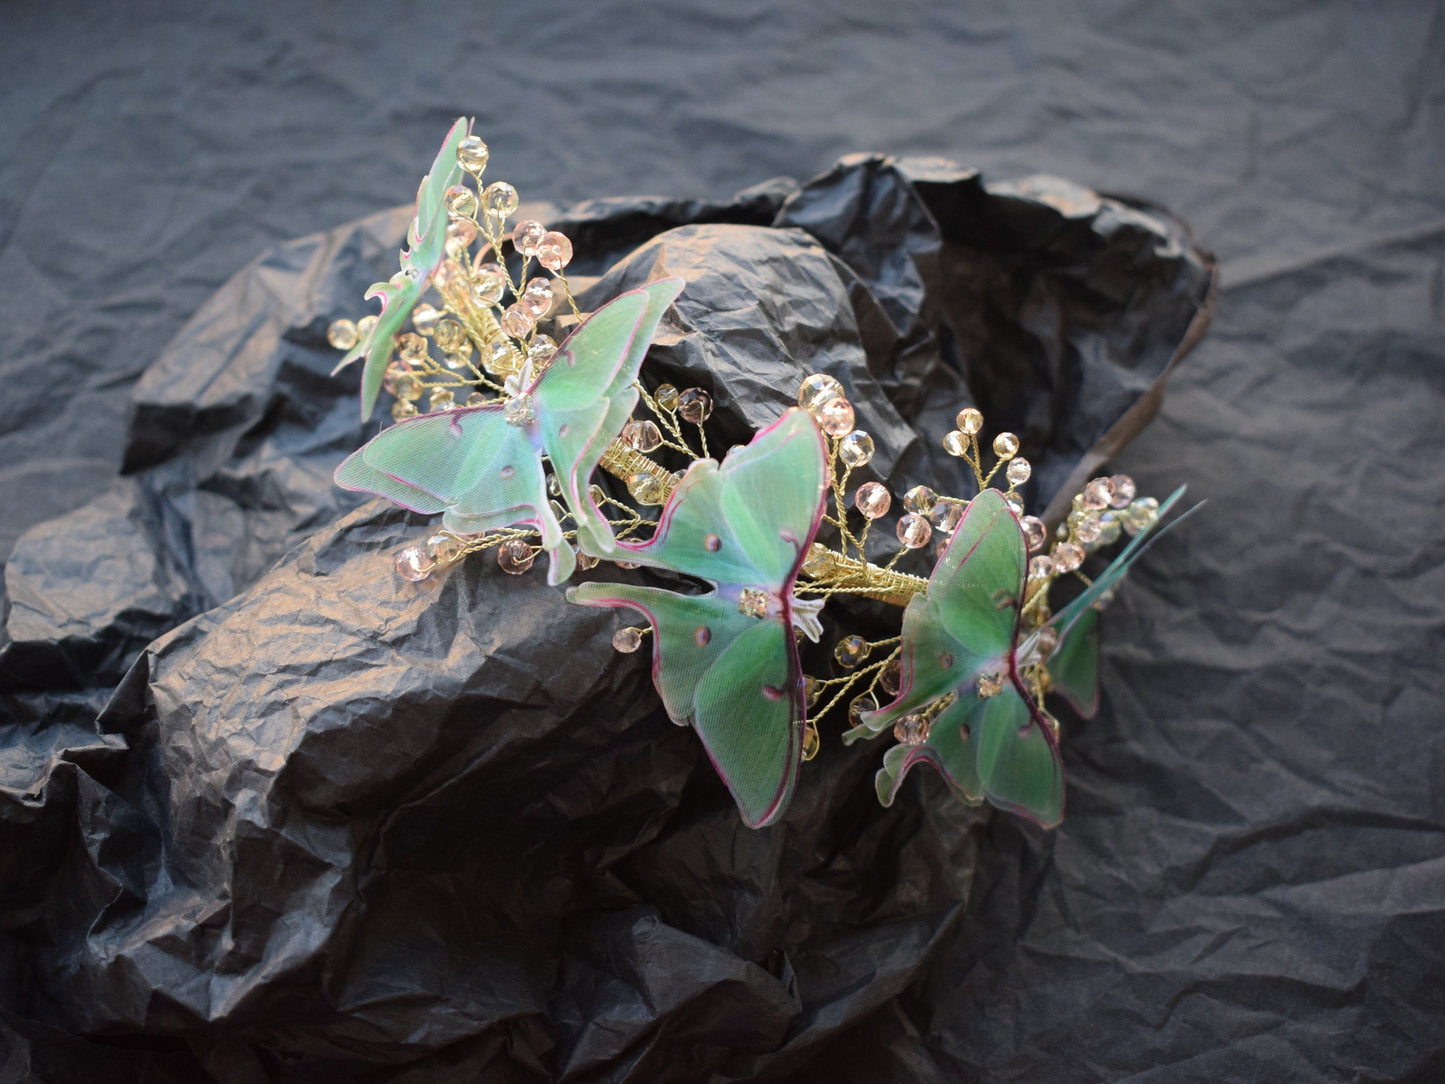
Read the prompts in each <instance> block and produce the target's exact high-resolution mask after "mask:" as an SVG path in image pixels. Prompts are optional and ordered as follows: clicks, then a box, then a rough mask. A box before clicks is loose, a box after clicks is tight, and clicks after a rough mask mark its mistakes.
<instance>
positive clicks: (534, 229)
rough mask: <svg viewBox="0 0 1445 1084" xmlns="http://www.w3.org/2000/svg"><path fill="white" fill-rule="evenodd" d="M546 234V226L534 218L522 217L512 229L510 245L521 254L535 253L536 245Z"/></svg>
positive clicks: (530, 254)
mask: <svg viewBox="0 0 1445 1084" xmlns="http://www.w3.org/2000/svg"><path fill="white" fill-rule="evenodd" d="M546 235H547V227H546V226H544V225H542V223H540V222H538V221H537V220H536V219H535V218H524V219H523V220H522V221H521V222H518V223H517V225H516V228H515V229H513V230H512V246H513V247H514V248H515V249H516V250H517V251H518V252H520V253H521V254H522V255H523V256H535V255H537V246H538V245H540V244H541V243H542V238H543V237H545V236H546Z"/></svg>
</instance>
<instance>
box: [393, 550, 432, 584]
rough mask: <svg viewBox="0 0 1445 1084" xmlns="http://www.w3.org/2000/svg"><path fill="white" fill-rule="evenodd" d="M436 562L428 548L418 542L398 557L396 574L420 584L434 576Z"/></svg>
mask: <svg viewBox="0 0 1445 1084" xmlns="http://www.w3.org/2000/svg"><path fill="white" fill-rule="evenodd" d="M434 568H436V562H435V561H433V560H432V557H431V554H430V553H428V552H427V549H426V546H424V545H422V544H421V543H420V542H418V543H417V544H416V545H414V546H408V547H407V548H406V549H404V550H402V551H401V552H400V553H398V554H397V555H396V574H397V575H398V576H400V577H401V578H402V579H404V580H411V581H412V583H419V582H420V581H422V580H424V579H426V578H427V577H428V576H430V575H431V574H432V569H434Z"/></svg>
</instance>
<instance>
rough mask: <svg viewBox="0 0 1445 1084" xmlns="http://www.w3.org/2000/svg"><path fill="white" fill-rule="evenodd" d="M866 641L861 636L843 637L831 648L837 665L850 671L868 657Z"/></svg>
mask: <svg viewBox="0 0 1445 1084" xmlns="http://www.w3.org/2000/svg"><path fill="white" fill-rule="evenodd" d="M868 650H869V649H868V641H867V640H865V639H863V637H861V636H845V637H843V639H841V640H839V641H838V643H837V644H836V645H835V646H834V647H833V658H835V659H837V660H838V665H839V666H842V667H846V668H847V669H849V670H851V669H853V667H855V666H857V665H858V664H859V663H861V662H862V661H863V660H864V659H866V658H867V657H868Z"/></svg>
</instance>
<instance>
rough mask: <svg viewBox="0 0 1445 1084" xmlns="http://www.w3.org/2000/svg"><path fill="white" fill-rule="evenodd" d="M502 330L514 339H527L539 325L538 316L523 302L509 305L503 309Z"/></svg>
mask: <svg viewBox="0 0 1445 1084" xmlns="http://www.w3.org/2000/svg"><path fill="white" fill-rule="evenodd" d="M501 324H502V330H503V331H505V332H506V333H507V334H508V335H510V336H512V338H514V339H525V338H526V337H527V336H528V335H530V334H531V333H532V329H533V328H534V327H536V326H537V318H536V317H535V316H533V315H532V310H531V309H529V308H527V306H525V305H523V304H522V303H521V302H516V303H514V304H511V305H508V306H507V307H506V308H505V309H503V310H502V318H501Z"/></svg>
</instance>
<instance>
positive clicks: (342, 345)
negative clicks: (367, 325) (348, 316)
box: [326, 320, 361, 350]
mask: <svg viewBox="0 0 1445 1084" xmlns="http://www.w3.org/2000/svg"><path fill="white" fill-rule="evenodd" d="M326 341H327V342H329V343H330V344H331V345H332V346H334V347H335V348H336V349H337V350H350V349H351V348H352V347H353V346H355V345H356V344H357V343H358V342H360V341H361V336H360V335H358V334H357V333H356V325H355V324H354V323H352V322H351V321H350V320H333V321H331V326H330V327H328V328H327V329H326Z"/></svg>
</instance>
